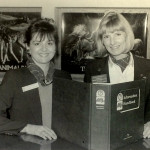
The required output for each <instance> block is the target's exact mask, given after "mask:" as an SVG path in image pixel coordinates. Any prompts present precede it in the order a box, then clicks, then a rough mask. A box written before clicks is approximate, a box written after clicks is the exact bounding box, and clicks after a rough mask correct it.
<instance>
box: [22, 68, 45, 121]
mask: <svg viewBox="0 0 150 150" xmlns="http://www.w3.org/2000/svg"><path fill="white" fill-rule="evenodd" d="M34 83H37V81H36V79H35V77H34V76H33V75H32V74H31V73H30V71H29V70H28V69H27V72H26V73H25V74H24V80H23V84H24V85H23V86H28V85H32V84H34ZM25 95H26V98H27V99H26V101H27V102H28V104H29V109H30V112H31V113H32V114H31V115H33V119H34V121H35V122H36V123H37V124H42V108H41V102H40V96H39V91H38V88H35V89H32V90H29V91H27V92H26V93H25Z"/></svg>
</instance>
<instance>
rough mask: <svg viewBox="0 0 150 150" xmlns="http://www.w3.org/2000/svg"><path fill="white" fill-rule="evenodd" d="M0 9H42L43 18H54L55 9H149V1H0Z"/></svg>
mask: <svg viewBox="0 0 150 150" xmlns="http://www.w3.org/2000/svg"><path fill="white" fill-rule="evenodd" d="M0 7H42V16H43V17H52V18H55V7H150V1H149V0H142V1H140V0H0Z"/></svg>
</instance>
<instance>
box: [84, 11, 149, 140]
mask: <svg viewBox="0 0 150 150" xmlns="http://www.w3.org/2000/svg"><path fill="white" fill-rule="evenodd" d="M96 40H97V41H96V42H97V48H98V50H99V51H100V53H105V52H107V54H108V55H107V57H104V58H102V59H96V60H94V61H93V62H91V63H89V64H88V65H87V66H86V68H85V76H84V81H85V82H92V83H93V82H108V83H114V84H115V83H122V82H129V81H134V80H139V79H142V78H147V81H148V82H147V83H150V82H149V74H150V60H148V59H145V58H140V57H137V56H135V55H133V54H132V53H131V52H130V51H131V50H132V49H133V47H134V41H135V38H134V33H133V30H132V28H131V25H130V24H129V22H128V21H127V20H126V19H125V17H124V16H123V15H122V14H120V13H117V12H108V13H107V14H105V15H104V17H103V18H102V19H101V21H100V24H99V28H98V30H97V39H96ZM147 91H150V86H147ZM149 95H150V94H149V92H147V94H146V105H145V123H146V122H148V121H149V120H150V109H149V108H150V104H149V103H150V102H149ZM147 131H149V132H150V125H149V124H148V123H147V124H145V131H144V137H145V138H146V137H150V133H149V132H147Z"/></svg>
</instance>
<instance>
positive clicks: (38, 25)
mask: <svg viewBox="0 0 150 150" xmlns="http://www.w3.org/2000/svg"><path fill="white" fill-rule="evenodd" d="M35 34H37V36H39V37H40V39H41V40H42V39H43V38H44V37H45V36H47V38H49V39H53V38H54V41H55V44H56V55H58V32H57V28H56V25H55V23H54V20H53V19H47V18H45V19H39V20H36V21H34V22H32V23H31V24H30V26H29V27H28V29H27V30H26V32H25V43H26V44H27V45H28V46H29V44H30V41H31V40H32V38H33V36H34V35H35Z"/></svg>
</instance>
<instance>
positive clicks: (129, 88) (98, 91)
mask: <svg viewBox="0 0 150 150" xmlns="http://www.w3.org/2000/svg"><path fill="white" fill-rule="evenodd" d="M144 96H145V80H144V79H143V80H137V81H132V82H126V83H119V84H109V83H107V84H90V83H83V82H77V81H72V80H67V79H62V78H54V81H53V108H52V128H53V129H54V131H55V132H56V134H57V135H58V136H59V137H61V138H64V139H66V140H68V141H70V142H73V143H75V144H78V145H80V146H82V147H85V148H86V149H88V150H113V149H116V148H118V147H121V146H124V145H126V144H128V143H132V142H135V141H137V140H138V139H140V138H142V137H143V130H144V104H145V102H144Z"/></svg>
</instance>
